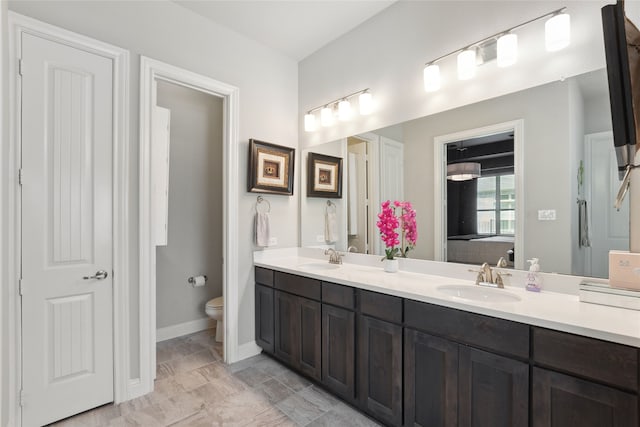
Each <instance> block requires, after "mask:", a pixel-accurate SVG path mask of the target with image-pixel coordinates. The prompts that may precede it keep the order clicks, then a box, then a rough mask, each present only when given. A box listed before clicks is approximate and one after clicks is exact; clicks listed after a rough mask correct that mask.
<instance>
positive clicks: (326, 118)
mask: <svg viewBox="0 0 640 427" xmlns="http://www.w3.org/2000/svg"><path fill="white" fill-rule="evenodd" d="M320 124H321V125H322V126H323V127H328V126H331V125H333V110H332V109H331V108H330V107H324V108H323V109H322V110H320Z"/></svg>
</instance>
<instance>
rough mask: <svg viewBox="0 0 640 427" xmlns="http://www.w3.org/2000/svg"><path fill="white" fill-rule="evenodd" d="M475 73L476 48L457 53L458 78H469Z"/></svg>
mask: <svg viewBox="0 0 640 427" xmlns="http://www.w3.org/2000/svg"><path fill="white" fill-rule="evenodd" d="M475 75H476V50H475V49H467V50H463V51H462V52H460V53H459V54H458V79H460V80H469V79H472V78H473V77H475Z"/></svg>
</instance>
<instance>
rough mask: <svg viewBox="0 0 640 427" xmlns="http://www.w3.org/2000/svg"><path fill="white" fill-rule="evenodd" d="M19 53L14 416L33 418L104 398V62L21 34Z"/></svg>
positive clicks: (107, 199)
mask: <svg viewBox="0 0 640 427" xmlns="http://www.w3.org/2000/svg"><path fill="white" fill-rule="evenodd" d="M21 54H22V67H21V68H22V72H21V75H22V106H21V107H22V125H21V132H22V177H23V180H22V282H21V285H22V286H21V288H22V345H23V348H22V350H23V351H22V378H23V380H22V387H23V390H22V394H23V405H22V421H23V425H24V426H36V425H43V424H47V423H50V422H52V421H55V420H58V419H61V418H64V417H67V416H69V415H73V414H76V413H79V412H82V411H84V410H87V409H90V408H92V407H95V406H98V405H101V404H104V403H108V402H111V401H112V400H113V327H112V324H113V314H112V313H113V308H112V305H113V302H112V297H113V294H112V287H113V286H112V145H113V137H112V129H113V128H112V125H113V123H112V114H113V105H112V103H113V94H112V86H113V84H112V82H113V79H112V66H113V64H112V61H111V60H110V59H107V58H104V57H101V56H99V55H94V54H90V53H87V52H84V51H81V50H78V49H75V48H72V47H69V46H66V45H62V44H59V43H55V42H52V41H49V40H46V39H44V38H40V37H36V36H33V35H29V34H23V36H22V52H21ZM99 272H103V273H99ZM92 276H93V278H91V277H92ZM96 276H97V277H96Z"/></svg>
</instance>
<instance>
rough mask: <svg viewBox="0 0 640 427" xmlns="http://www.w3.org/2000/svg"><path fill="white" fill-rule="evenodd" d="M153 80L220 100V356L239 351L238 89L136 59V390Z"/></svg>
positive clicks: (148, 341) (148, 297) (144, 300)
mask: <svg viewBox="0 0 640 427" xmlns="http://www.w3.org/2000/svg"><path fill="white" fill-rule="evenodd" d="M158 80H162V81H167V82H171V83H173V84H176V85H179V86H184V87H188V88H191V89H194V90H197V91H200V92H205V93H209V94H211V95H214V96H218V97H220V98H222V99H223V110H224V113H223V114H224V118H223V123H224V125H223V126H224V130H223V172H222V173H223V203H224V207H223V228H224V238H223V254H224V255H223V257H224V266H223V284H222V289H223V297H224V325H225V333H224V360H225V362H227V363H233V362H235V361H236V360H239V352H238V288H237V286H230V285H229V284H231V283H233V284H235V283H238V216H237V215H236V212H235V211H236V210H237V207H238V194H239V185H238V179H237V176H235V174H236V173H237V166H238V132H239V130H238V118H239V111H240V110H239V106H238V99H239V90H238V88H236V87H234V86H230V85H228V84H226V83H222V82H219V81H216V80H214V79H212V78H210V77H207V76H203V75H200V74H196V73H194V72H191V71H188V70H184V69H182V68H179V67H176V66H173V65H170V64H166V63H164V62H160V61H157V60H155V59H151V58H147V57H145V56H141V57H140V171H139V173H140V212H139V226H140V236H139V239H140V247H139V251H140V277H139V279H140V280H139V286H140V294H139V297H140V318H139V325H140V331H139V333H140V359H139V363H140V379H139V384H140V387H139V388H138V389H137V391H136V393H141V394H144V393H148V392H151V391H152V390H153V380H154V378H155V371H156V363H155V345H156V276H155V275H156V272H155V270H156V261H155V247H154V246H153V234H152V233H153V226H152V224H153V222H152V221H151V219H152V218H151V184H152V183H151V161H150V160H151V157H150V156H151V112H152V107H153V106H154V105H155V98H156V90H155V84H156V82H157V81H158ZM130 397H134V396H130Z"/></svg>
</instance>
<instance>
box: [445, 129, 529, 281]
mask: <svg viewBox="0 0 640 427" xmlns="http://www.w3.org/2000/svg"><path fill="white" fill-rule="evenodd" d="M508 131H513V150H514V153H513V155H514V170H515V184H516V238H515V242H514V248H515V260H514V267H515V268H516V269H518V270H523V269H524V240H525V235H524V217H525V212H524V209H525V206H524V174H525V170H524V156H523V154H524V120H522V119H519V120H513V121H509V122H504V123H498V124H494V125H489V126H484V127H481V128H476V129H468V130H464V131H461V132H455V133H450V134H447V135H441V136H436V137H435V138H434V139H433V142H434V144H433V149H434V155H433V159H434V165H433V173H434V180H433V182H434V188H433V201H434V207H435V209H434V230H433V234H434V236H433V237H434V250H435V253H434V259H435V261H446V260H447V256H446V255H447V239H446V235H447V232H446V230H447V200H446V194H447V187H446V185H447V180H446V178H445V170H446V169H445V168H446V163H447V156H446V145H447V144H449V143H451V142H455V141H462V140H466V139H470V138H475V137H479V136H487V135H493V134H496V133H502V132H508ZM443 201H444V203H443Z"/></svg>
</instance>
